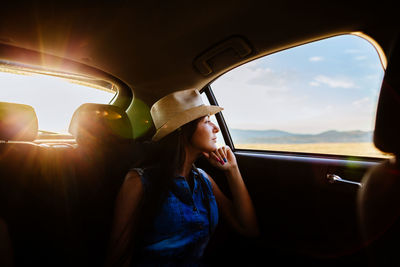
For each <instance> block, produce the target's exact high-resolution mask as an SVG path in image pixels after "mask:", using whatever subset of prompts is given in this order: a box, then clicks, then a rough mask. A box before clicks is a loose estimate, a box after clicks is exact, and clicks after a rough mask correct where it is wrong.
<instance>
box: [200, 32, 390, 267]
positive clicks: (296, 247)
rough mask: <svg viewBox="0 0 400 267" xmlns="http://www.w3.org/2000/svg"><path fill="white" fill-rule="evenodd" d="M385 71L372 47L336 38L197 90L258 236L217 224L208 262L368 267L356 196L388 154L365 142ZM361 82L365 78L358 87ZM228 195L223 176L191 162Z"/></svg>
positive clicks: (240, 70) (233, 73)
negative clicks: (210, 108) (229, 157)
mask: <svg viewBox="0 0 400 267" xmlns="http://www.w3.org/2000/svg"><path fill="white" fill-rule="evenodd" d="M383 73H384V70H383V67H382V65H381V63H380V60H379V56H378V55H377V53H376V51H375V48H374V47H373V46H372V45H371V44H370V43H368V42H367V41H366V40H364V39H362V38H360V37H355V36H351V35H345V36H337V37H333V38H329V39H326V40H321V41H318V42H315V43H310V44H307V45H303V46H300V47H296V48H292V49H289V50H287V51H283V52H280V53H276V54H274V55H270V56H266V57H264V58H261V59H258V60H256V61H254V62H250V63H247V64H244V65H242V66H240V67H238V68H236V69H234V70H232V71H230V72H228V73H226V74H224V75H222V76H221V77H220V78H219V79H217V80H216V81H215V82H213V83H212V84H210V85H208V86H206V87H205V88H204V89H203V93H204V94H205V95H206V96H207V99H208V101H209V102H210V103H211V104H220V105H221V106H223V107H224V108H225V110H224V111H223V112H222V113H220V114H217V115H216V119H217V121H218V124H219V126H220V129H221V134H222V136H221V139H223V140H224V142H222V143H221V144H225V145H229V146H230V147H231V148H233V150H234V153H235V155H236V158H237V161H238V165H239V168H240V171H241V173H242V176H243V179H244V181H245V183H246V185H247V188H248V190H249V193H250V195H251V197H252V200H253V202H254V205H255V208H256V212H257V217H258V220H259V226H260V230H261V235H260V236H259V237H258V238H256V239H244V238H242V237H239V236H237V235H235V234H233V233H232V232H231V231H230V229H229V228H227V226H226V225H225V224H224V222H223V221H222V223H221V225H220V227H219V229H218V230H219V231H217V233H216V237H215V238H214V240H213V242H211V245H210V247H211V248H210V249H209V251H208V257H209V259H212V261H213V262H214V261H218V260H220V261H221V262H226V261H229V260H231V261H232V262H233V263H238V262H242V263H255V264H256V263H259V262H263V261H265V260H266V259H268V260H278V261H279V262H281V263H282V264H283V263H290V264H293V263H299V262H302V263H305V264H324V265H326V264H342V263H346V264H348V263H353V264H363V263H365V262H364V260H365V257H364V250H363V247H364V244H363V242H362V239H361V236H360V232H359V228H358V217H357V209H356V196H357V191H358V190H359V188H360V186H362V185H361V183H360V181H361V179H362V177H363V175H364V174H365V172H366V171H367V170H368V169H369V168H371V167H372V166H374V165H376V164H378V163H379V162H381V161H383V160H386V159H387V158H389V157H390V155H385V154H383V153H381V152H380V151H378V150H377V149H376V148H375V147H374V146H373V143H372V131H373V123H374V116H375V109H376V103H377V97H378V94H379V89H380V83H381V82H382V77H383ZM365 79H367V81H365ZM198 164H199V165H200V166H201V167H203V168H204V169H206V171H208V172H209V173H210V174H211V176H213V177H214V178H215V180H216V181H217V183H218V184H219V185H220V187H221V188H222V189H223V191H225V192H226V193H227V194H228V195H229V190H228V186H227V183H226V181H225V180H224V177H223V174H222V173H219V172H217V171H215V170H214V169H212V168H211V167H210V166H209V165H208V164H207V163H206V162H205V161H202V160H200V161H199V163H198Z"/></svg>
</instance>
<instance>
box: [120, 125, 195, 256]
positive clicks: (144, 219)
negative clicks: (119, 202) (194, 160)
mask: <svg viewBox="0 0 400 267" xmlns="http://www.w3.org/2000/svg"><path fill="white" fill-rule="evenodd" d="M202 119H203V117H201V118H198V119H196V120H193V121H191V122H189V123H186V124H185V125H183V126H181V127H180V128H179V129H177V130H175V131H174V132H172V133H170V134H168V135H167V136H165V137H164V138H162V139H161V140H159V141H157V142H147V143H145V144H143V146H142V148H144V149H143V151H142V152H143V153H142V154H141V155H142V159H141V160H140V161H139V162H137V163H136V164H135V166H133V167H136V168H137V167H140V168H144V169H145V175H146V179H147V180H148V184H149V186H147V187H146V188H145V192H144V197H143V199H142V202H141V205H140V206H141V207H140V212H139V216H138V214H135V215H134V216H136V218H132V219H131V220H130V221H131V222H132V223H133V222H136V227H135V231H134V232H132V236H131V240H130V241H129V245H128V247H127V250H126V253H124V255H122V257H121V258H120V260H119V262H120V263H123V262H124V261H125V260H126V259H127V258H128V257H129V256H130V255H133V258H132V260H133V261H134V260H135V258H137V257H139V258H140V247H141V245H142V243H141V242H142V239H143V234H144V233H145V232H147V231H149V230H151V227H152V221H153V220H154V218H155V216H156V214H157V212H158V211H159V209H160V208H161V205H162V204H163V203H164V201H165V199H166V197H167V196H168V193H169V192H170V191H172V190H173V187H174V185H175V183H174V179H175V177H176V175H177V174H178V172H179V171H180V170H181V168H182V167H183V164H184V162H185V157H186V153H185V146H186V145H187V144H188V143H189V142H190V140H191V139H192V136H193V134H194V132H195V131H196V128H197V125H198V123H199V122H200V121H201V120H202Z"/></svg>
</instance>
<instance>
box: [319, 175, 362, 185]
mask: <svg viewBox="0 0 400 267" xmlns="http://www.w3.org/2000/svg"><path fill="white" fill-rule="evenodd" d="M326 178H327V179H328V181H329V182H330V183H332V184H333V183H345V184H353V185H357V186H359V187H362V184H361V183H359V182H354V181H350V180H346V179H343V178H341V177H340V176H339V175H336V174H332V173H328V174H327V175H326Z"/></svg>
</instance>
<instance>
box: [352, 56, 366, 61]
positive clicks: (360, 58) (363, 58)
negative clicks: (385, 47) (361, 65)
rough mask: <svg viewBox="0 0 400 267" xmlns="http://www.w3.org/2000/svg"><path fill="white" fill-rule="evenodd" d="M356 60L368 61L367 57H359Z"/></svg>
mask: <svg viewBox="0 0 400 267" xmlns="http://www.w3.org/2000/svg"><path fill="white" fill-rule="evenodd" d="M354 59H355V60H365V59H367V56H357V57H355V58H354Z"/></svg>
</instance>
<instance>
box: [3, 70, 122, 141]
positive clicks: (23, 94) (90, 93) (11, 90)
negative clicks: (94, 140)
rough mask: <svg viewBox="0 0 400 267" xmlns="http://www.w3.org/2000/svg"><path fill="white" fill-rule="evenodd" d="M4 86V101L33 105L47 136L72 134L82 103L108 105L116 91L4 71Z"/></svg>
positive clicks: (40, 128)
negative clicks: (71, 130) (70, 128)
mask: <svg viewBox="0 0 400 267" xmlns="http://www.w3.org/2000/svg"><path fill="white" fill-rule="evenodd" d="M0 85H1V87H2V89H1V90H0V101H2V102H11V103H19V104H26V105H30V106H32V107H33V108H34V109H35V112H36V115H37V117H38V123H39V130H41V131H44V133H45V134H48V133H60V134H68V127H69V123H70V121H71V118H72V115H73V113H74V111H75V110H76V109H77V108H78V107H79V106H80V105H81V104H83V103H100V104H107V103H109V102H110V100H111V99H112V98H113V97H114V95H115V92H114V91H112V90H107V89H100V88H94V87H89V86H86V85H83V84H80V83H75V82H71V81H69V80H66V79H62V78H58V77H53V76H48V75H41V74H30V73H23V74H20V73H16V72H14V71H12V70H9V71H7V70H3V71H0ZM42 133H43V132H42ZM39 138H40V136H39Z"/></svg>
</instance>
